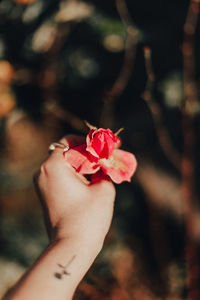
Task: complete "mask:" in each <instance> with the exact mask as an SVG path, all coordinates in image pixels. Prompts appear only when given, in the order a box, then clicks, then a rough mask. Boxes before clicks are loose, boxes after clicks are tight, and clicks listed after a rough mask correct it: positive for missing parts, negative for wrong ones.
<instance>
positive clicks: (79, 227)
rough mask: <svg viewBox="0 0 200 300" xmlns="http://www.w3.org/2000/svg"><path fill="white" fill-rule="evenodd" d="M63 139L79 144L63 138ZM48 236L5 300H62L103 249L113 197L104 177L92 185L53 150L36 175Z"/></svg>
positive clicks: (77, 139) (69, 296) (75, 139)
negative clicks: (40, 250) (43, 246)
mask: <svg viewBox="0 0 200 300" xmlns="http://www.w3.org/2000/svg"><path fill="white" fill-rule="evenodd" d="M60 142H61V143H64V144H65V145H69V146H72V145H78V144H81V143H82V138H81V137H78V136H72V135H71V136H66V137H65V138H63V139H62V140H61V141H60ZM36 183H37V190H38V193H39V196H40V199H41V203H42V207H43V211H44V217H45V221H46V225H47V229H48V233H49V237H50V244H49V247H48V248H47V249H46V250H45V251H44V253H43V254H42V255H41V256H40V258H39V259H38V260H37V262H36V263H35V264H34V265H33V266H32V267H31V268H30V270H29V271H28V272H27V273H26V274H25V275H24V277H23V278H22V279H21V280H20V282H19V283H18V284H17V285H16V286H15V287H14V288H13V289H12V291H11V292H10V293H9V294H8V295H7V296H6V297H5V298H4V300H27V299H29V300H35V299H38V300H51V299H52V300H55V299H58V300H64V299H65V300H66V299H72V297H73V294H74V292H75V290H76V288H77V286H78V284H79V282H80V281H81V280H82V278H83V277H84V275H85V274H86V272H87V271H88V269H89V268H90V266H91V265H92V263H93V261H94V260H95V258H96V257H97V255H98V254H99V252H100V250H101V249H102V246H103V243H104V239H105V236H106V234H107V232H108V230H109V228H110V224H111V220H112V216H113V206H114V199H115V188H114V185H113V184H112V183H111V182H110V181H108V180H107V179H105V180H102V181H100V182H97V183H95V184H90V182H88V181H87V180H86V179H85V178H84V177H83V176H81V175H79V174H78V173H76V172H75V170H74V169H73V168H72V167H71V166H70V165H69V164H68V163H67V162H66V160H65V158H64V155H63V150H62V149H60V148H56V149H55V150H54V151H53V153H52V154H51V155H50V156H49V158H48V159H47V160H46V161H45V162H44V163H43V164H42V166H41V169H40V172H39V173H38V175H37V178H36Z"/></svg>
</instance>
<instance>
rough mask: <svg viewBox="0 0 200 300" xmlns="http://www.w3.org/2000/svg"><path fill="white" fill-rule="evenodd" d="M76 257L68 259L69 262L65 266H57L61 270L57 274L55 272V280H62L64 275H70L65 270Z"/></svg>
mask: <svg viewBox="0 0 200 300" xmlns="http://www.w3.org/2000/svg"><path fill="white" fill-rule="evenodd" d="M75 257H76V255H73V256H72V258H71V259H70V261H69V262H68V263H67V264H66V265H61V264H57V265H58V267H59V268H61V270H60V271H59V272H55V273H54V276H55V277H56V278H57V279H62V278H63V277H64V275H66V276H67V275H70V273H69V272H68V271H67V268H68V267H69V265H70V264H71V263H72V261H73V260H74V259H75Z"/></svg>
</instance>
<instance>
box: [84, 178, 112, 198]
mask: <svg viewBox="0 0 200 300" xmlns="http://www.w3.org/2000/svg"><path fill="white" fill-rule="evenodd" d="M89 188H90V191H91V192H92V194H93V197H95V196H97V195H98V197H101V198H102V199H106V200H107V199H109V200H111V201H112V202H114V200H115V196H116V190H115V186H114V184H113V183H112V182H111V181H110V180H108V177H105V178H101V179H99V180H98V181H96V182H93V183H92V184H91V185H90V186H89Z"/></svg>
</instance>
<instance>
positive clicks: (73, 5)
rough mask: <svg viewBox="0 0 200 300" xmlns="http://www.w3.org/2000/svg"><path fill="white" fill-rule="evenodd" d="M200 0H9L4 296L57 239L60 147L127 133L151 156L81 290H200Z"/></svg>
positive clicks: (121, 199) (0, 275)
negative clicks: (45, 211)
mask: <svg viewBox="0 0 200 300" xmlns="http://www.w3.org/2000/svg"><path fill="white" fill-rule="evenodd" d="M199 13H200V1H199V0H168V1H163V0H152V1H149V0H140V1H139V0H136V1H131V0H126V1H125V0H113V1H104V0H102V1H97V0H49V1H45V0H1V1H0V297H1V296H3V294H4V293H5V292H6V290H7V289H8V288H9V287H10V286H12V285H13V283H14V282H16V280H17V279H18V278H19V277H20V276H21V275H22V274H23V272H24V271H25V270H26V269H27V268H28V267H29V266H30V265H31V264H32V263H33V262H34V261H35V259H36V258H37V257H38V255H39V254H40V253H41V252H42V251H43V249H44V248H45V247H46V245H47V244H48V240H47V236H46V231H45V228H44V224H43V219H42V212H41V209H40V205H39V201H38V199H37V196H36V194H35V191H34V187H33V182H32V178H33V174H34V173H35V172H36V170H37V169H38V168H39V166H40V164H41V162H42V161H43V160H44V159H45V158H46V156H47V151H48V146H49V144H50V143H51V142H53V141H56V140H58V139H59V138H60V137H62V136H63V135H65V134H68V133H76V134H79V135H85V134H87V127H86V126H85V124H84V122H83V120H87V121H88V122H90V123H91V124H93V125H95V126H98V127H104V128H108V127H109V128H111V129H112V130H114V131H117V130H118V129H119V128H120V127H124V131H123V132H122V133H121V134H120V136H121V139H122V148H123V149H125V150H128V151H131V152H133V153H134V154H135V155H136V157H137V160H138V169H137V172H136V175H135V176H134V177H133V180H132V182H131V184H130V183H123V184H121V185H119V186H117V187H116V188H117V199H116V206H115V215H114V220H113V224H112V228H111V230H110V233H109V234H108V236H107V239H106V242H105V247H104V249H103V251H102V252H101V254H100V255H99V257H98V259H97V260H96V262H95V264H94V265H93V267H92V268H91V270H90V271H89V273H88V274H87V276H86V277H85V278H84V280H83V281H82V283H81V284H80V287H79V289H78V291H77V293H76V295H75V299H76V300H79V299H92V300H128V299H133V300H141V299H142V300H151V299H155V300H160V299H167V300H179V299H188V300H199V299H200V287H199V282H200V257H199V254H200V251H199V250H200V248H199V242H200V211H199V204H200V202H199V196H200V185H199V181H200V172H199V166H200V156H199V151H200V135H199V132H200V118H199V117H200V106H199V96H200V89H199V80H200V49H199V48H200V39H199V31H200V18H199Z"/></svg>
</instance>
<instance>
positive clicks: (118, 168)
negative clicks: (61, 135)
mask: <svg viewBox="0 0 200 300" xmlns="http://www.w3.org/2000/svg"><path fill="white" fill-rule="evenodd" d="M119 145H120V139H119V138H118V137H117V136H116V135H115V134H114V133H113V132H112V131H111V130H110V129H103V128H99V129H97V128H92V129H91V130H90V132H89V133H88V135H87V137H86V144H82V145H79V146H75V147H72V148H71V149H70V150H68V151H67V152H65V158H66V160H67V161H68V162H69V163H70V164H71V165H72V166H73V167H74V169H75V170H76V171H77V172H78V173H80V174H83V175H86V174H95V173H97V172H98V171H101V172H99V174H102V172H103V173H104V174H106V175H108V176H109V177H110V178H111V179H112V180H113V181H114V182H115V183H121V182H123V181H131V177H132V176H133V174H134V172H135V170H136V167H137V161H136V158H135V156H134V155H133V154H132V153H130V152H127V151H124V150H120V149H116V148H117V147H118V146H119Z"/></svg>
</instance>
